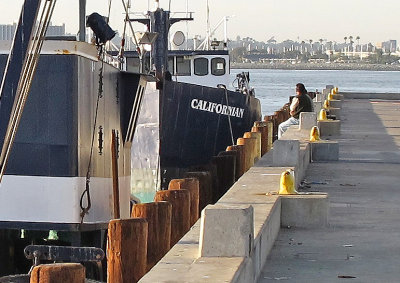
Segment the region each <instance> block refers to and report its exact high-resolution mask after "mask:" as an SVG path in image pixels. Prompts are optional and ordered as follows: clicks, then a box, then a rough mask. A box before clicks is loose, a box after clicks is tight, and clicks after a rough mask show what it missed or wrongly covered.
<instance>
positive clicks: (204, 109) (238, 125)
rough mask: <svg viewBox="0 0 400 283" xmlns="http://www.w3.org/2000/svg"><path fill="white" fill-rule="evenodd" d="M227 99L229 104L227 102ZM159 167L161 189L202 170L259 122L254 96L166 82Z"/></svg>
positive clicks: (162, 96)
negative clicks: (196, 170) (189, 171)
mask: <svg viewBox="0 0 400 283" xmlns="http://www.w3.org/2000/svg"><path fill="white" fill-rule="evenodd" d="M227 98H228V101H227ZM160 100H161V109H160V112H161V113H160V116H161V121H160V166H161V179H162V187H163V188H165V187H166V186H167V183H168V181H169V180H170V179H171V178H177V177H181V176H182V175H183V173H184V172H186V171H187V170H189V169H190V168H193V167H198V166H203V165H206V164H208V163H209V162H210V161H211V158H212V157H213V156H216V155H218V153H219V152H220V151H224V150H226V147H227V146H229V145H232V136H231V130H230V123H229V118H230V122H231V125H232V134H233V140H234V141H235V142H236V139H237V138H239V137H242V136H243V134H244V133H245V132H247V131H250V130H251V127H252V126H253V123H254V121H258V120H260V119H261V107H260V102H259V100H258V99H256V98H255V97H254V96H250V95H244V94H242V93H239V92H233V91H226V90H225V89H223V88H210V87H204V86H199V85H193V84H186V83H178V82H172V81H166V82H165V84H164V86H163V90H162V91H161V97H160Z"/></svg>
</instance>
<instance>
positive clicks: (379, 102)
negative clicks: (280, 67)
mask: <svg viewBox="0 0 400 283" xmlns="http://www.w3.org/2000/svg"><path fill="white" fill-rule="evenodd" d="M361 96H362V95H361ZM376 96H378V95H375V96H374V95H372V94H368V96H367V98H365V99H354V98H353V97H357V98H359V95H357V96H353V97H351V96H349V95H347V94H344V96H343V97H344V99H343V100H342V105H341V106H342V109H341V112H340V114H341V120H340V121H339V123H340V127H341V128H340V129H341V130H340V132H338V133H336V134H335V135H331V136H327V137H324V138H323V139H322V140H321V141H317V142H310V141H309V130H305V129H301V128H300V127H299V126H293V127H290V128H289V130H288V131H287V132H285V134H284V135H283V137H282V139H281V140H279V141H277V142H275V143H274V146H273V149H272V150H271V151H269V152H268V153H266V154H265V155H264V156H263V157H262V158H261V159H260V160H259V161H258V162H256V163H255V165H254V166H253V167H252V168H250V169H249V170H248V171H247V172H246V173H245V174H244V175H243V176H242V177H240V178H239V180H238V181H237V182H236V183H235V184H234V185H233V186H232V187H231V188H230V189H229V190H228V191H227V192H226V193H225V194H224V195H223V196H222V198H221V199H219V201H218V202H217V204H216V205H215V206H208V210H207V208H206V210H204V211H203V214H202V218H201V220H199V221H197V222H196V224H195V225H194V226H193V227H192V228H191V230H190V231H189V232H188V233H187V234H186V235H185V236H184V237H183V238H182V239H181V240H180V241H179V242H178V243H177V244H176V245H175V246H174V247H173V248H172V249H171V250H170V252H168V254H167V255H166V256H165V257H164V258H163V259H162V260H161V261H160V262H159V263H158V264H157V265H156V266H155V267H154V268H153V269H152V270H151V271H150V272H149V273H148V274H146V275H145V276H144V277H143V278H142V279H141V281H140V282H270V281H271V282H272V281H273V282H275V281H279V280H285V281H289V282H341V281H343V279H351V280H352V282H398V262H399V260H400V255H399V253H398V250H399V249H400V241H399V240H398V239H399V236H400V232H399V231H400V221H399V220H400V216H399V215H400V208H399V207H400V206H399V202H400V189H399V188H400V186H399V185H398V183H399V182H400V175H399V174H398V172H399V171H400V151H399V146H400V124H399V123H400V122H399V121H400V119H399V118H400V112H399V108H400V95H399V96H397V99H398V100H385V99H392V98H391V97H390V98H386V96H385V95H382V96H380V97H379V98H380V99H375V97H376ZM312 120H313V119H312ZM273 121H275V120H273ZM304 122H306V121H304ZM274 123H275V122H274ZM306 128H307V127H306ZM290 150H291V151H292V152H293V153H294V155H295V157H296V159H295V161H293V160H291V161H293V162H287V161H288V160H289V159H288V158H287V156H285V154H284V152H285V151H290ZM278 152H282V154H281V155H279V154H278ZM281 161H282V162H281ZM283 161H285V162H283ZM287 169H292V170H294V173H295V178H296V179H295V183H296V188H297V190H298V191H299V192H300V193H301V194H296V195H285V196H282V195H277V194H276V192H277V191H278V189H279V182H280V175H281V173H282V172H283V171H286V170H287ZM301 181H303V182H301ZM247 210H248V211H247ZM250 212H251V213H250ZM232 219H234V220H232ZM251 219H252V221H253V229H254V233H253V234H252V233H251V228H250V230H249V227H251V226H249V225H245V224H246V223H247V224H251V223H249V222H250V221H251ZM235 223H236V224H235ZM213 238H215V240H213ZM236 244H237V246H235V245H236ZM214 245H215V247H214Z"/></svg>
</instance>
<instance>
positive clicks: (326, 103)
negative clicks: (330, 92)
mask: <svg viewBox="0 0 400 283" xmlns="http://www.w3.org/2000/svg"><path fill="white" fill-rule="evenodd" d="M329 107H331V105H330V103H329V100H325V101H324V109H329Z"/></svg>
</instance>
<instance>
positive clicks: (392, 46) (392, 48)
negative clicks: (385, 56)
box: [381, 40, 397, 53]
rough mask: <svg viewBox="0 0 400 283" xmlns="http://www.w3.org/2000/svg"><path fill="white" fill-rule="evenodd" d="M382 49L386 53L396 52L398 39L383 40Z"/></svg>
mask: <svg viewBox="0 0 400 283" xmlns="http://www.w3.org/2000/svg"><path fill="white" fill-rule="evenodd" d="M381 48H382V50H383V52H385V53H394V52H396V50H397V41H396V40H388V41H385V42H382V47H381Z"/></svg>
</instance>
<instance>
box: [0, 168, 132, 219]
mask: <svg viewBox="0 0 400 283" xmlns="http://www.w3.org/2000/svg"><path fill="white" fill-rule="evenodd" d="M129 183H130V176H129V177H121V178H120V179H119V185H120V207H121V218H129V216H130V209H129V200H130V186H129ZM84 189H85V178H84V177H38V176H13V175H6V176H4V179H3V181H2V183H1V185H0V221H22V222H54V223H80V222H81V219H80V212H81V209H80V205H79V202H80V197H81V195H82V192H83V191H84ZM90 196H91V202H92V207H91V209H90V211H89V214H87V215H86V216H85V219H84V223H95V222H106V221H109V220H110V219H112V205H113V202H112V179H111V178H95V177H92V178H91V182H90ZM85 199H86V198H85Z"/></svg>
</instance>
